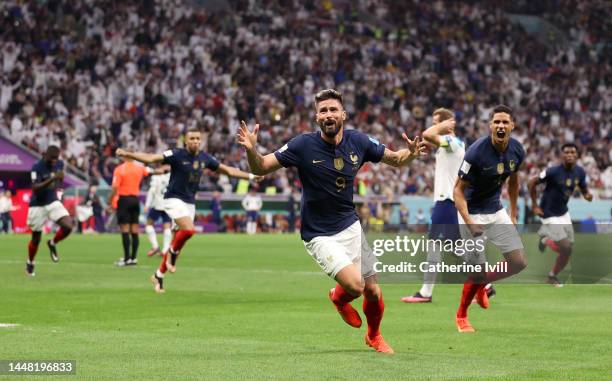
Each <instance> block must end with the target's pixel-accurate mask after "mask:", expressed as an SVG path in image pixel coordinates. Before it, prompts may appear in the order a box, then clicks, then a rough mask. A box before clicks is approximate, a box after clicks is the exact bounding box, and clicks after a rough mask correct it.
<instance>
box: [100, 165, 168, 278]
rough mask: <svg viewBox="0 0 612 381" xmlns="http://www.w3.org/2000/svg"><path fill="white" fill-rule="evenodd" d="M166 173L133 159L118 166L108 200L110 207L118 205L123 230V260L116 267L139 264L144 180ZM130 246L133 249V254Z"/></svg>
mask: <svg viewBox="0 0 612 381" xmlns="http://www.w3.org/2000/svg"><path fill="white" fill-rule="evenodd" d="M164 172H165V169H164V168H160V169H156V170H153V169H151V168H148V167H145V166H143V165H140V164H136V163H134V161H132V160H131V159H124V162H123V163H122V164H120V165H119V166H117V168H115V171H114V172H113V185H112V187H113V191H112V192H111V195H110V197H109V199H108V203H109V205H113V206H114V205H116V208H117V222H118V223H119V229H120V230H121V241H122V243H123V258H120V259H119V261H117V262H116V265H117V266H119V267H123V266H133V265H136V264H137V263H138V260H137V259H136V255H137V253H138V244H139V239H138V232H139V226H138V217H139V215H140V200H139V199H138V196H139V194H140V184H141V183H142V179H143V178H144V177H145V176H149V175H151V174H160V173H164ZM117 196H118V197H119V199H118V200H117V202H116V204H115V198H116V197H117ZM130 236H131V237H130ZM130 238H131V240H130ZM130 241H131V242H130ZM130 246H131V249H132V250H131V253H130ZM130 254H131V255H130Z"/></svg>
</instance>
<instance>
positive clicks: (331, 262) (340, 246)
mask: <svg viewBox="0 0 612 381" xmlns="http://www.w3.org/2000/svg"><path fill="white" fill-rule="evenodd" d="M304 246H305V247H306V251H307V252H308V254H310V256H311V257H312V258H313V259H314V260H315V262H317V263H318V264H319V266H321V268H322V269H323V271H324V272H325V273H326V274H327V275H329V276H330V277H332V278H335V277H336V275H337V274H338V273H339V272H340V270H342V269H343V268H345V267H346V266H348V265H350V264H354V265H355V266H357V269H358V270H359V271H361V276H362V277H363V278H368V277H370V276H372V275H374V274H376V271H374V264H375V263H376V257H375V256H374V254H373V253H372V250H371V249H370V246H369V245H368V242H367V241H366V239H365V234H364V233H363V231H362V230H361V224H360V223H359V221H355V223H354V224H352V225H351V226H349V227H348V228H346V229H344V230H343V231H341V232H340V233H336V234H334V235H332V236H319V237H315V238H313V239H312V240H311V241H310V242H306V241H304Z"/></svg>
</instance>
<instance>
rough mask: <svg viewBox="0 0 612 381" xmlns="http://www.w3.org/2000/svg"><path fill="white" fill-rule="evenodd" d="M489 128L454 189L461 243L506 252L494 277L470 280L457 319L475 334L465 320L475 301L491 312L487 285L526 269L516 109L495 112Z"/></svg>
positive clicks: (481, 258) (479, 260) (473, 258)
mask: <svg viewBox="0 0 612 381" xmlns="http://www.w3.org/2000/svg"><path fill="white" fill-rule="evenodd" d="M489 128H490V130H491V134H490V135H489V136H485V137H482V138H480V139H478V140H477V141H476V142H474V144H472V145H471V146H470V148H469V149H468V150H467V152H466V153H465V157H464V159H463V162H462V163H461V167H460V168H459V178H458V179H457V182H456V184H455V188H454V196H455V207H456V208H457V211H458V212H459V214H460V215H461V217H462V219H463V221H460V225H459V226H460V232H461V236H462V238H463V239H474V238H478V237H480V236H483V234H484V236H486V237H487V239H488V240H490V241H491V243H492V244H493V245H495V247H497V248H498V249H499V250H500V251H501V252H502V254H503V256H504V258H505V261H502V262H499V263H498V264H497V265H496V267H495V270H494V271H489V272H484V271H483V272H481V273H476V274H472V275H470V276H469V277H468V279H467V281H466V282H465V284H464V285H463V292H462V295H461V303H460V304H459V309H458V310H457V316H456V324H457V329H458V330H459V332H474V328H473V327H472V325H471V324H470V322H469V321H468V317H467V311H468V308H469V306H470V304H471V302H472V299H473V298H474V296H476V300H477V302H478V304H479V305H480V306H481V307H483V308H488V306H489V301H488V297H487V293H486V290H485V285H486V284H487V283H492V282H494V281H497V280H500V279H504V278H507V277H509V276H511V275H514V274H517V273H519V272H520V271H522V270H523V269H524V268H525V267H526V266H527V262H526V259H525V253H524V249H523V243H522V242H521V237H520V236H519V234H518V231H517V230H516V227H515V226H514V225H515V224H516V223H517V214H518V208H517V199H518V192H519V177H518V169H519V168H520V166H521V164H522V163H523V160H524V158H525V150H524V149H523V146H522V145H521V144H520V143H519V142H518V141H517V140H516V139H513V138H511V137H510V133H511V132H512V130H513V129H514V117H513V114H512V109H511V108H510V107H508V106H504V105H499V106H497V107H495V108H494V109H493V112H492V113H491V118H490V121H489ZM506 179H509V180H508V195H509V197H510V216H508V213H507V212H506V210H505V209H504V208H503V207H502V204H501V200H500V197H501V188H502V186H503V184H504V183H505V182H506ZM478 239H482V238H478ZM471 254H472V255H470V258H469V261H470V262H472V264H480V265H484V262H485V253H484V251H477V252H473V253H471ZM483 267H484V266H483Z"/></svg>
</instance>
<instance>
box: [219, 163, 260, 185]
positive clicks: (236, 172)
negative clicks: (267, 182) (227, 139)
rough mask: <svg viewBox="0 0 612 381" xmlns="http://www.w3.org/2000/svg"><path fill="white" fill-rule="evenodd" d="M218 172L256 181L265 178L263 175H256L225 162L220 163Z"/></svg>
mask: <svg viewBox="0 0 612 381" xmlns="http://www.w3.org/2000/svg"><path fill="white" fill-rule="evenodd" d="M217 172H219V173H222V174H224V175H227V176H229V177H235V178H238V179H245V180H255V181H261V180H262V179H263V176H256V175H254V174H252V173H249V172H245V171H242V170H240V169H238V168H236V167H230V166H228V165H225V164H219V169H217Z"/></svg>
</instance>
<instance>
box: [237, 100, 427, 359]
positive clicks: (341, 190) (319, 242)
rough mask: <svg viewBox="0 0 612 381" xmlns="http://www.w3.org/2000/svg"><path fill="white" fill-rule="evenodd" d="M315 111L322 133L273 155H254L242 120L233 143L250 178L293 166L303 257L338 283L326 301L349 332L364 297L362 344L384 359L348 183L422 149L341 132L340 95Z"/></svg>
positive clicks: (374, 291)
mask: <svg viewBox="0 0 612 381" xmlns="http://www.w3.org/2000/svg"><path fill="white" fill-rule="evenodd" d="M315 108H316V122H317V124H318V125H319V128H320V130H321V131H320V132H313V133H307V134H302V135H299V136H297V137H295V138H293V139H292V140H291V141H289V143H287V144H285V145H284V146H283V147H281V148H280V149H279V150H278V151H276V152H274V153H270V154H267V155H265V156H264V155H261V154H260V153H259V152H258V147H257V133H258V131H259V125H257V124H256V125H255V128H254V129H253V131H252V132H251V131H249V129H248V127H247V125H246V123H244V122H242V125H241V127H240V129H239V131H238V143H239V144H241V145H243V146H244V147H245V148H246V151H247V157H248V161H249V166H250V167H251V171H252V172H253V173H255V174H258V175H265V174H268V173H271V172H274V171H276V170H278V169H280V168H281V167H291V166H295V167H297V169H298V174H299V177H300V181H301V182H302V186H303V192H302V203H301V205H302V207H301V216H302V227H301V237H302V240H303V241H304V245H305V247H306V251H307V252H308V253H309V254H310V255H311V256H312V257H313V259H314V260H315V261H316V262H317V263H318V264H319V266H321V268H322V269H323V271H325V273H327V275H329V276H330V277H331V278H334V279H335V280H336V281H337V282H338V284H337V285H336V287H335V288H333V289H331V291H330V294H329V297H330V298H331V300H332V302H333V304H334V306H335V308H336V310H337V311H338V312H339V313H340V315H341V316H342V318H343V319H344V321H345V322H346V323H347V324H349V325H350V326H352V327H356V328H359V327H360V326H361V317H360V316H359V313H358V312H357V311H356V310H355V309H354V308H353V307H352V306H351V304H350V303H351V301H353V300H354V299H356V298H358V297H359V296H361V295H362V294H363V295H364V303H363V312H364V314H365V315H366V319H367V322H368V332H367V334H366V337H365V341H366V344H367V345H369V346H370V347H373V348H374V349H375V350H376V351H378V352H384V353H389V354H390V353H393V349H391V347H390V346H389V345H388V344H387V343H386V342H385V340H384V339H383V337H382V335H381V334H380V322H381V320H382V317H383V311H384V302H383V297H382V292H381V290H380V287H379V286H378V284H377V280H376V276H375V271H374V262H375V260H374V261H373V260H372V258H371V257H372V254H371V252H370V250H364V253H363V257H362V249H361V247H362V244H364V242H362V239H363V241H365V237H363V233H362V229H361V226H360V223H359V217H358V216H357V212H356V211H355V205H354V204H353V181H354V179H355V175H356V174H357V172H358V171H359V168H361V166H362V165H363V164H364V163H366V162H368V161H370V162H375V163H377V162H380V161H382V162H383V163H386V164H389V165H392V166H394V167H402V166H405V165H408V164H409V163H410V162H412V160H414V159H415V158H416V157H418V156H420V155H421V154H422V153H423V152H424V150H425V145H424V143H423V142H421V141H420V140H419V138H418V137H417V138H416V139H415V140H414V141H412V140H410V139H408V137H407V136H406V135H405V134H404V135H403V138H404V140H405V141H406V142H407V144H408V148H407V149H403V150H400V151H397V152H394V151H391V150H390V149H388V148H385V146H384V145H382V144H380V143H379V142H378V141H377V140H376V139H373V138H370V137H368V136H367V135H365V134H363V133H360V132H358V131H355V130H344V127H343V125H344V121H345V120H346V117H347V116H346V112H345V111H344V106H343V103H342V95H341V94H340V93H339V92H337V91H336V90H331V89H328V90H323V91H321V92H319V93H318V94H316V95H315ZM365 245H366V246H367V243H365ZM362 262H363V263H362ZM362 265H363V266H362Z"/></svg>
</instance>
